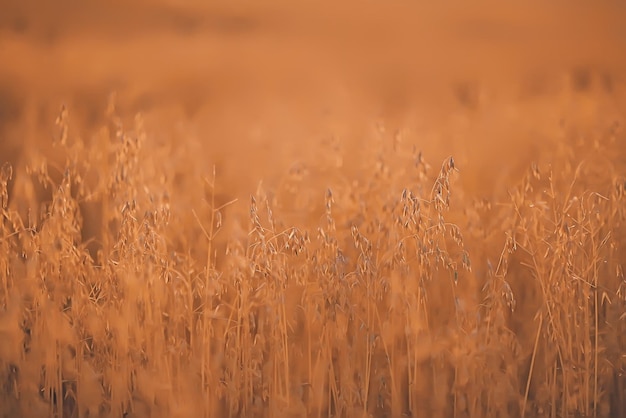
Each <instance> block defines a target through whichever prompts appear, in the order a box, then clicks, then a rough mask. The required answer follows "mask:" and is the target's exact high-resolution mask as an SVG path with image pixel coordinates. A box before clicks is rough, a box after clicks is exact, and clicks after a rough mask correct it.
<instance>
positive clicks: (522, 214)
mask: <svg viewBox="0 0 626 418" xmlns="http://www.w3.org/2000/svg"><path fill="white" fill-rule="evenodd" d="M57 124H58V132H57V134H56V139H55V149H56V150H57V151H58V152H59V153H60V154H61V156H62V157H61V158H60V159H59V158H55V159H51V158H49V157H48V156H46V155H36V154H35V153H34V152H33V153H32V155H31V156H30V157H29V158H30V160H29V164H28V168H27V169H20V170H18V168H17V167H16V168H15V169H14V168H12V167H11V166H10V165H8V164H5V165H4V166H3V167H2V171H1V173H0V176H1V177H0V204H1V207H0V210H1V215H2V221H1V222H0V246H1V247H2V249H1V251H0V283H1V286H0V316H1V317H2V319H1V322H0V335H1V338H0V366H1V368H0V382H1V383H2V388H3V390H2V391H1V393H0V397H1V400H0V411H1V412H2V416H3V417H12V416H25V417H26V416H28V417H37V416H42V417H46V416H47V417H59V418H61V417H100V416H102V417H105V416H106V417H108V416H111V417H123V416H124V417H147V416H152V417H200V416H204V417H250V416H259V417H260V416H267V417H327V416H336V417H362V416H373V417H400V416H413V417H486V416H489V417H520V416H526V417H528V416H533V417H534V416H546V417H564V416H578V417H592V416H594V417H596V416H609V415H612V416H615V417H618V416H623V414H625V413H626V409H625V408H626V405H625V404H624V398H625V397H626V388H625V387H624V383H625V381H624V378H623V373H624V370H625V368H626V366H625V363H624V362H625V360H626V359H625V358H624V352H625V350H626V339H625V338H624V335H626V334H625V333H624V329H623V328H624V317H625V314H624V312H626V310H625V304H626V281H625V279H624V274H623V264H624V261H625V258H624V245H625V244H626V243H625V239H626V234H625V232H626V230H625V227H624V220H625V216H626V205H625V204H626V190H625V188H626V177H625V174H626V173H624V172H623V166H621V168H620V166H614V164H619V162H616V160H615V156H616V155H620V152H619V149H618V147H619V146H620V143H623V140H620V139H619V138H621V137H623V135H624V134H623V132H622V131H620V130H619V127H615V126H614V127H612V128H610V129H607V130H606V131H605V133H604V134H603V135H599V138H598V139H597V141H596V143H595V144H594V146H590V145H589V144H587V143H585V144H583V145H580V146H579V145H576V144H574V143H571V142H568V143H567V144H568V145H564V146H563V147H562V149H558V150H556V151H555V152H554V155H552V156H551V158H549V161H548V162H549V164H544V163H543V162H538V163H537V164H534V165H533V166H531V167H529V169H528V173H527V175H525V176H524V177H523V179H522V181H521V182H520V183H519V184H517V185H515V184H512V185H509V186H510V187H511V189H510V193H509V199H508V200H507V201H504V202H502V201H491V200H487V199H474V198H473V197H472V195H471V194H470V191H467V190H462V189H461V188H460V187H459V185H458V183H455V182H456V180H457V179H458V178H459V176H463V171H462V170H461V171H459V169H458V167H457V166H456V164H455V161H454V159H453V158H452V157H450V158H448V159H446V160H445V161H443V162H442V164H441V166H440V167H439V168H437V169H433V168H432V167H431V166H430V165H429V164H428V163H427V162H426V161H425V159H424V158H423V156H422V154H421V153H420V152H419V151H418V150H415V149H413V146H412V145H411V144H410V143H409V142H410V141H407V140H406V139H405V138H402V136H400V135H398V136H396V137H395V138H393V140H390V141H371V142H368V143H365V144H363V147H362V150H363V151H362V154H360V156H359V158H360V159H361V160H360V163H359V164H357V165H358V167H357V169H356V171H355V173H356V174H354V175H351V176H350V177H347V176H346V174H345V173H343V172H342V171H341V169H339V168H338V167H337V166H338V164H337V159H338V158H342V157H345V156H344V155H341V152H340V151H337V150H336V149H334V148H333V146H332V144H331V145H329V148H328V149H327V150H321V151H320V155H322V156H324V155H325V156H326V157H325V159H323V158H322V159H320V161H318V166H317V167H315V175H310V174H309V175H307V172H306V170H307V169H308V168H307V167H295V168H294V169H293V170H292V171H291V172H290V173H288V174H286V175H285V177H284V179H283V181H282V182H281V183H280V184H279V185H278V187H276V188H273V189H271V190H270V189H266V188H264V187H262V186H259V188H258V190H257V191H256V192H255V193H254V194H253V195H252V196H251V197H250V201H249V202H242V201H221V200H223V199H221V198H220V195H219V193H218V189H219V182H220V178H219V173H216V171H215V170H214V169H213V170H211V168H207V167H203V166H202V164H203V162H202V161H197V160H195V161H194V160H189V159H188V156H186V155H185V154H184V152H181V151H177V150H176V149H174V148H172V147H171V145H168V144H163V145H156V144H155V143H154V142H151V143H150V145H149V146H146V143H147V141H146V138H147V136H149V134H148V133H146V130H145V128H144V127H143V125H142V122H141V118H139V117H138V118H137V119H136V120H135V122H134V124H133V125H132V126H131V127H127V126H125V125H124V124H123V123H122V119H121V118H120V117H119V115H117V114H116V111H115V108H114V107H110V108H109V111H108V114H107V123H106V124H105V125H104V126H103V127H102V128H101V129H100V130H99V131H97V132H96V133H95V134H94V137H93V139H92V140H90V141H89V145H87V143H86V142H84V141H82V140H81V139H80V138H79V137H78V136H76V135H72V125H71V123H70V119H68V113H67V111H66V110H63V111H62V112H61V115H60V117H59V119H58V121H57ZM54 161H60V164H57V163H55V162H54ZM620 170H621V171H620ZM9 185H11V186H10V187H9ZM470 260H471V261H470Z"/></svg>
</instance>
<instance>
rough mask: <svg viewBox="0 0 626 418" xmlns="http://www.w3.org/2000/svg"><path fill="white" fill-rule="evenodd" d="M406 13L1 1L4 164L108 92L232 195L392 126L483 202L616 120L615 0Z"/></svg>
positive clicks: (386, 7) (284, 4)
mask: <svg viewBox="0 0 626 418" xmlns="http://www.w3.org/2000/svg"><path fill="white" fill-rule="evenodd" d="M412 3H413V2H407V1H391V2H379V1H372V0H369V1H354V0H351V1H342V2H313V1H299V2H288V1H281V0H270V1H263V2H248V1H240V0H236V1H211V2H205V1H199V0H191V1H185V2H176V1H173V0H161V1H121V0H112V1H103V0H92V1H79V0H59V1H55V2H48V1H21V0H3V1H2V6H1V8H2V13H0V63H2V64H1V65H0V159H2V160H5V161H6V160H8V161H11V162H12V163H13V164H17V165H19V162H20V161H22V160H23V158H24V155H25V150H28V149H29V148H31V149H32V148H35V149H39V150H46V149H48V147H50V144H49V138H50V132H51V130H52V128H53V126H54V119H55V117H56V115H57V113H58V111H59V109H60V106H61V105H62V104H64V105H66V106H68V108H69V109H70V115H71V116H70V117H71V121H72V123H73V124H74V125H75V126H76V132H77V134H81V135H83V136H84V137H85V138H84V139H85V140H87V141H88V140H89V135H90V132H93V129H94V128H95V127H97V126H98V125H99V124H100V123H102V121H103V119H104V118H105V115H106V106H107V101H108V98H109V95H110V94H111V93H113V92H115V93H116V104H117V108H118V112H119V114H120V115H123V116H127V117H129V118H132V116H133V115H134V114H135V113H136V112H142V113H143V115H144V117H145V119H146V125H147V129H148V131H149V132H150V138H151V139H150V140H154V141H158V140H162V141H173V143H175V144H178V145H177V146H180V147H186V146H191V145H190V144H192V143H193V144H195V145H194V146H195V147H200V149H201V154H199V155H202V156H204V158H206V164H207V167H209V166H211V165H212V164H217V167H218V175H219V176H220V177H221V179H222V184H224V185H227V187H228V188H229V190H231V191H232V192H233V193H234V194H237V193H238V192H242V193H243V191H244V190H246V191H247V190H248V189H250V188H253V187H254V186H255V185H256V183H257V182H258V181H260V180H262V179H266V180H267V181H270V182H271V181H272V179H273V178H276V176H279V175H280V174H281V173H284V172H285V171H286V170H287V169H288V168H289V167H290V166H291V165H292V164H293V163H294V162H297V161H303V160H306V159H307V158H312V157H311V156H314V154H315V152H314V151H315V149H316V147H317V146H318V145H319V144H320V143H321V142H324V141H328V140H329V138H333V140H336V141H338V143H340V144H341V149H342V152H344V153H349V154H350V155H352V156H353V157H355V158H356V156H357V155H358V150H359V144H360V143H361V141H363V140H364V139H365V138H367V137H368V136H372V135H374V136H375V135H381V132H391V133H393V132H396V131H400V132H402V133H403V134H404V135H405V137H406V138H408V139H407V141H410V142H412V143H414V144H415V145H416V146H417V147H418V148H420V149H423V150H424V152H425V156H426V158H427V159H428V160H429V161H432V162H435V163H437V164H438V162H439V161H441V160H442V159H443V158H445V157H447V156H448V155H454V156H455V158H456V160H457V163H458V165H459V167H460V168H461V169H462V171H464V172H465V173H466V174H464V175H463V176H462V178H463V180H462V181H464V182H466V183H467V184H468V186H470V187H472V188H473V190H476V191H477V192H478V193H483V194H490V193H493V192H494V190H495V191H497V190H498V187H499V186H498V184H497V181H504V180H502V179H504V178H507V176H509V175H513V173H515V171H516V170H519V169H521V168H522V167H523V168H525V167H526V165H527V164H528V162H529V161H531V160H533V159H537V158H540V157H541V156H542V155H543V153H544V152H546V150H549V149H550V147H551V146H552V145H553V144H552V143H551V141H555V140H563V138H566V137H567V129H568V127H572V126H573V125H578V126H577V129H578V128H580V127H583V128H584V129H589V130H590V132H592V131H593V130H594V129H595V130H597V129H601V128H600V125H601V123H604V124H605V125H606V123H605V122H606V121H607V120H610V121H612V120H619V119H620V118H621V117H622V115H623V114H624V110H626V104H625V102H624V97H625V96H624V92H625V88H624V78H625V77H624V75H625V74H626V72H625V70H626V65H625V64H626V58H625V57H626V55H625V54H624V51H626V25H625V24H624V22H626V6H624V4H623V3H620V2H594V3H593V4H591V3H583V2H567V3H565V2H553V3H551V4H550V5H546V4H541V5H539V2H537V4H535V2H530V3H525V4H523V5H522V4H521V2H520V3H516V4H510V3H507V4H504V3H502V2H479V3H473V4H471V5H466V4H461V3H460V2H453V3H448V2H447V4H446V5H445V6H444V5H433V4H420V5H415V4H412ZM593 132H595V131H593ZM197 149H198V148H196V150H197ZM196 155H198V154H196ZM345 164H346V169H349V165H350V159H347V160H346V162H345ZM494 173H497V175H496V176H494ZM246 193H247V192H246ZM246 193H244V194H246Z"/></svg>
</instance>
